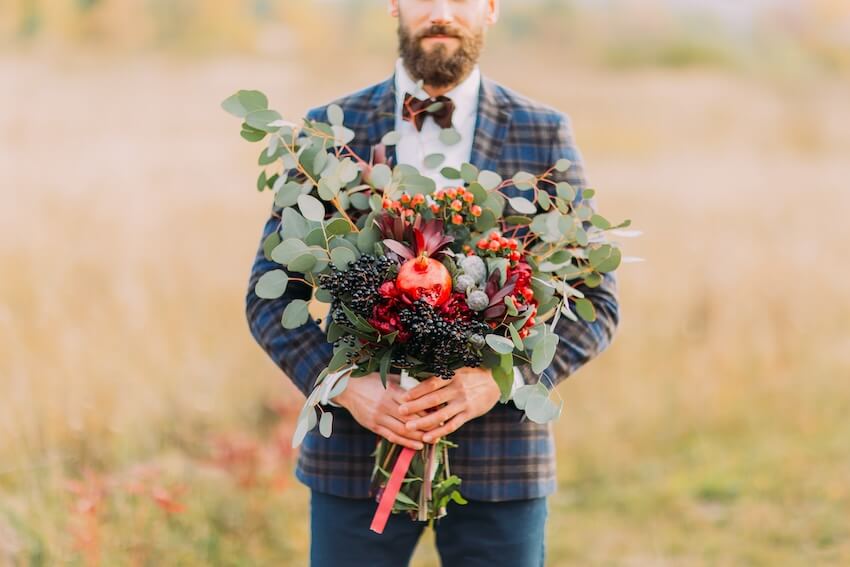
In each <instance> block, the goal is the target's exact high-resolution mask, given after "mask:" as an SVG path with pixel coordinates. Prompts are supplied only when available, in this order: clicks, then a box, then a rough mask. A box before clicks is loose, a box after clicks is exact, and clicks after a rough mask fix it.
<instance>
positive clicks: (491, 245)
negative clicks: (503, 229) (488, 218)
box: [490, 240, 499, 252]
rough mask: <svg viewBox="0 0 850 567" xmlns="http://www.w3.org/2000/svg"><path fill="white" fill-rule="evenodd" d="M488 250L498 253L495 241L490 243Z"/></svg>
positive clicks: (497, 244)
mask: <svg viewBox="0 0 850 567" xmlns="http://www.w3.org/2000/svg"><path fill="white" fill-rule="evenodd" d="M490 250H492V251H493V252H498V251H499V242H498V241H497V240H491V241H490Z"/></svg>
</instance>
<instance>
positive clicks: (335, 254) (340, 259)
mask: <svg viewBox="0 0 850 567" xmlns="http://www.w3.org/2000/svg"><path fill="white" fill-rule="evenodd" d="M356 259H357V258H355V257H354V252H352V251H351V250H349V249H348V248H343V247H340V248H334V249H333V250H331V262H333V265H334V266H336V267H337V268H338V269H340V270H343V271H345V270H347V269H348V265H349V264H351V263H352V262H354V261H355V260H356Z"/></svg>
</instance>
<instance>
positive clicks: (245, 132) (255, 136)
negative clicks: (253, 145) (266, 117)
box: [239, 124, 266, 142]
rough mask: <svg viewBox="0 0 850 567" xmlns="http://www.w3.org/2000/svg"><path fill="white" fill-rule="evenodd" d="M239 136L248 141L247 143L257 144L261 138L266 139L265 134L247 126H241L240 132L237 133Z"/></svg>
mask: <svg viewBox="0 0 850 567" xmlns="http://www.w3.org/2000/svg"><path fill="white" fill-rule="evenodd" d="M239 135H240V136H242V137H243V138H245V139H246V140H248V141H249V142H259V141H260V140H262V139H263V138H265V137H266V133H265V132H263V131H262V130H257V129H256V128H251V127H250V126H248V125H247V124H245V125H243V126H242V131H241V132H239Z"/></svg>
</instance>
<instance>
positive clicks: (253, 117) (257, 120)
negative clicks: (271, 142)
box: [245, 110, 281, 133]
mask: <svg viewBox="0 0 850 567" xmlns="http://www.w3.org/2000/svg"><path fill="white" fill-rule="evenodd" d="M280 119H281V116H280V112H278V111H276V110H255V111H253V112H249V113H248V114H247V115H246V116H245V122H247V123H248V126H250V127H252V128H256V129H257V130H262V131H263V132H270V133H271V132H277V131H278V130H280V126H269V122H274V121H275V120H280Z"/></svg>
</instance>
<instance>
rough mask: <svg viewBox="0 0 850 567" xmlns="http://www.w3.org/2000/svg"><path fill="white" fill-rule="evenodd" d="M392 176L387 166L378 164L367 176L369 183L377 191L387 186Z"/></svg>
mask: <svg viewBox="0 0 850 567" xmlns="http://www.w3.org/2000/svg"><path fill="white" fill-rule="evenodd" d="M392 175H393V173H392V170H391V169H390V168H389V166H388V165H386V164H383V163H379V164H378V165H376V166H375V167H373V168H372V172H371V173H370V174H369V182H370V183H371V184H372V185H373V186H375V187H377V188H378V189H383V188H384V187H386V186H387V185H389V183H390V181H391V180H392Z"/></svg>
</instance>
